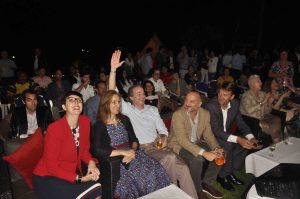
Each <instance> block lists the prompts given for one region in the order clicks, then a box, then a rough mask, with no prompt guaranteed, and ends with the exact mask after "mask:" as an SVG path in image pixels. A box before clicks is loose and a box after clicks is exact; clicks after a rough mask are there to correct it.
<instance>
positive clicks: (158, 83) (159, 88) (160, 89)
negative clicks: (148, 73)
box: [149, 77, 167, 93]
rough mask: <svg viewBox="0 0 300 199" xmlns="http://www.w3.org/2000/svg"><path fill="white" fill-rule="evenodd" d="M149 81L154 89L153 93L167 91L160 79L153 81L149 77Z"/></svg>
mask: <svg viewBox="0 0 300 199" xmlns="http://www.w3.org/2000/svg"><path fill="white" fill-rule="evenodd" d="M149 80H150V81H151V82H152V83H153V85H154V88H155V92H162V93H164V92H165V91H166V90H167V89H166V87H165V85H164V82H163V81H162V80H161V79H158V80H157V81H155V80H154V79H153V77H151V78H150V79H149Z"/></svg>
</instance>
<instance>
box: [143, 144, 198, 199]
mask: <svg viewBox="0 0 300 199" xmlns="http://www.w3.org/2000/svg"><path fill="white" fill-rule="evenodd" d="M141 148H142V149H143V150H144V152H145V153H146V154H148V155H149V156H151V157H153V158H154V159H156V160H157V161H159V162H160V164H161V165H162V166H163V167H164V168H165V169H166V171H167V173H168V174H169V176H170V178H171V180H172V182H173V183H174V184H175V185H177V181H178V182H179V187H180V188H181V189H182V190H183V191H184V192H185V193H187V194H188V195H190V196H191V197H192V198H198V196H197V192H196V189H195V186H194V183H193V180H192V176H191V174H190V170H189V168H188V166H187V165H186V164H185V163H184V161H183V160H181V158H180V157H179V156H177V155H176V154H175V153H174V152H173V151H172V150H171V149H169V148H164V149H160V150H158V149H156V148H155V147H154V146H153V145H151V144H149V145H147V146H141Z"/></svg>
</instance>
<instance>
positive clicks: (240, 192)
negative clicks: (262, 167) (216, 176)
mask: <svg viewBox="0 0 300 199" xmlns="http://www.w3.org/2000/svg"><path fill="white" fill-rule="evenodd" d="M234 174H235V176H236V177H238V178H239V179H241V180H242V181H243V182H244V183H245V185H234V188H235V191H234V192H230V191H227V190H225V189H223V188H222V187H221V185H220V184H219V183H218V182H216V181H215V182H213V184H212V185H213V187H214V188H215V189H217V190H218V191H220V192H221V193H223V194H224V197H223V198H222V199H243V198H244V197H245V196H246V194H245V191H248V187H249V185H251V184H252V182H253V179H254V178H255V177H254V175H252V174H246V172H245V167H243V168H242V169H241V170H240V171H236V172H234ZM207 197H208V198H210V199H214V198H213V197H210V196H209V195H207Z"/></svg>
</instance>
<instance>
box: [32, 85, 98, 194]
mask: <svg viewBox="0 0 300 199" xmlns="http://www.w3.org/2000/svg"><path fill="white" fill-rule="evenodd" d="M62 104H63V105H62V107H63V109H64V110H65V112H66V115H65V116H64V117H63V118H61V119H59V120H57V121H56V122H54V123H52V124H51V125H49V127H48V129H47V133H46V137H45V146H44V153H43V156H42V158H41V160H40V161H39V163H38V164H37V166H36V168H35V170H34V172H33V173H34V176H33V188H34V191H35V192H36V193H37V195H38V196H39V198H43V199H44V198H49V199H50V198H51V199H53V198H54V199H58V198H63V199H66V198H70V199H71V198H100V196H101V192H102V189H101V185H100V184H99V183H97V182H96V181H97V180H98V179H99V174H100V172H99V170H98V169H97V167H96V163H97V160H96V159H94V158H92V156H91V154H90V152H89V149H90V120H89V118H88V117H85V116H82V115H80V114H81V112H82V107H83V99H82V95H81V94H80V93H78V92H76V91H70V92H68V93H67V95H66V96H65V98H64V100H63V102H62ZM82 161H83V162H84V163H85V164H87V165H88V172H87V173H86V175H85V176H83V172H82V168H81V162H82Z"/></svg>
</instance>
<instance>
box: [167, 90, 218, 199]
mask: <svg viewBox="0 0 300 199" xmlns="http://www.w3.org/2000/svg"><path fill="white" fill-rule="evenodd" d="M168 147H170V148H172V149H173V151H174V152H175V153H176V154H178V155H179V156H180V157H181V158H182V159H183V160H184V161H185V162H186V164H187V165H188V167H189V169H190V172H191V175H192V178H193V181H194V184H195V187H196V191H197V193H198V197H199V198H207V197H206V195H205V194H204V193H203V192H205V193H208V194H209V195H211V196H212V197H214V198H221V197H222V194H221V193H220V192H218V191H217V190H215V189H214V188H213V187H212V186H211V183H212V181H213V180H215V179H216V177H217V174H218V172H219V169H220V167H219V166H217V165H216V164H215V163H214V162H212V161H213V160H214V159H215V158H216V157H218V156H220V154H222V152H223V149H221V148H220V146H219V144H218V142H217V140H216V138H215V137H214V134H213V133H212V130H211V126H210V115H209V112H208V111H207V110H205V109H203V108H201V98H200V95H199V93H198V92H195V91H191V92H189V93H188V94H187V96H186V99H185V102H184V106H183V107H182V108H180V109H179V110H177V111H176V112H174V114H173V116H172V122H171V133H170V136H169V139H168ZM205 161H209V165H208V168H207V170H206V171H205V175H204V177H203V178H201V174H202V168H203V163H204V162H205Z"/></svg>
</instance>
